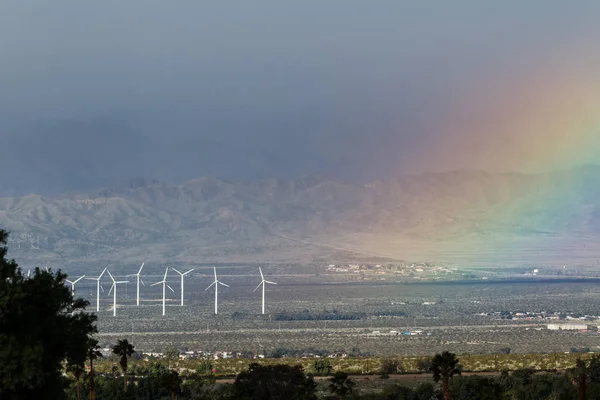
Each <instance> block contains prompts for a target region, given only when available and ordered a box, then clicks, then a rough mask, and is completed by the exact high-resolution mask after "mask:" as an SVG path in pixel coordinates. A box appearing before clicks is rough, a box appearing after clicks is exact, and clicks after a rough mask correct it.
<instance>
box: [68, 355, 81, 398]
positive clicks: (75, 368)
mask: <svg viewBox="0 0 600 400" xmlns="http://www.w3.org/2000/svg"><path fill="white" fill-rule="evenodd" d="M67 371H68V372H70V373H71V374H72V375H73V377H74V378H75V381H76V382H77V400H80V399H81V395H80V393H81V391H80V390H79V389H80V388H79V384H80V382H81V377H82V376H83V374H84V373H85V368H84V366H83V365H81V364H77V363H69V364H68V365H67Z"/></svg>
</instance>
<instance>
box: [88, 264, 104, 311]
mask: <svg viewBox="0 0 600 400" xmlns="http://www.w3.org/2000/svg"><path fill="white" fill-rule="evenodd" d="M106 271H107V269H106V268H104V270H103V271H102V273H101V274H100V275H98V277H97V278H85V279H89V280H91V281H96V312H99V311H100V289H102V292H104V288H103V287H102V285H100V279H102V276H103V275H104V273H105V272H106Z"/></svg>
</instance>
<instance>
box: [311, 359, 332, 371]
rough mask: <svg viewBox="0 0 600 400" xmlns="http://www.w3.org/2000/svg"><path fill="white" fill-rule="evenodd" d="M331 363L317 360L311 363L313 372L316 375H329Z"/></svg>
mask: <svg viewBox="0 0 600 400" xmlns="http://www.w3.org/2000/svg"><path fill="white" fill-rule="evenodd" d="M331 369H332V366H331V362H329V360H326V359H324V358H319V359H317V360H315V361H314V362H313V370H314V371H315V373H316V374H317V375H329V374H330V373H331Z"/></svg>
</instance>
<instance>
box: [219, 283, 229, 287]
mask: <svg viewBox="0 0 600 400" xmlns="http://www.w3.org/2000/svg"><path fill="white" fill-rule="evenodd" d="M219 285H223V286H227V287H229V285H228V284H226V283H223V282H219Z"/></svg>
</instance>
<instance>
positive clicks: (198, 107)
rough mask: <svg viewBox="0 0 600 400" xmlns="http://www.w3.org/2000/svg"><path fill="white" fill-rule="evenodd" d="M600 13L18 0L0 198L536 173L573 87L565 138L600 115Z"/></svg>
mask: <svg viewBox="0 0 600 400" xmlns="http://www.w3.org/2000/svg"><path fill="white" fill-rule="evenodd" d="M599 21H600V2H599V1H596V0H590V1H552V0H539V1H535V0H529V1H522V0H514V1H508V0H503V1H481V0H473V1H458V0H454V1H445V0H440V1H425V0H416V1H402V0H393V1H376V0H369V1H364V0H362V1H353V0H339V1H334V0H318V1H316V0H315V1H312V0H302V1H295V2H292V1H282V0H273V1H262V0H256V1H243V2H242V1H240V2H228V1H213V2H208V1H200V0H190V1H183V0H178V1H150V0H143V1H142V0H128V1H123V0H119V1H108V0H103V1H97V2H88V1H80V0H77V1H75V0H74V1H43V0H39V1H20V0H14V1H11V0H3V1H2V2H0V140H1V142H0V182H1V183H0V192H1V190H2V187H4V190H7V189H6V188H17V189H18V190H20V191H24V192H27V191H57V190H58V191H61V190H66V189H72V188H82V187H95V186H103V185H107V184H111V183H115V182H119V181H122V180H126V179H129V178H133V177H147V178H156V179H163V180H169V181H182V180H185V179H189V178H193V177H198V176H203V175H210V176H219V177H225V178H230V179H248V178H250V179H256V178H262V177H269V176H276V177H295V176H298V175H302V174H306V173H323V174H327V175H332V176H336V177H340V178H344V179H352V180H357V181H364V180H369V179H375V178H388V177H390V176H393V175H396V174H398V173H401V172H407V171H409V172H415V171H426V170H444V169H455V168H482V169H490V170H510V169H517V170H518V169H519V168H521V167H523V166H530V165H529V164H528V163H524V162H523V159H524V158H526V157H530V158H531V155H530V154H531V152H532V151H533V150H532V149H533V148H534V147H535V148H538V147H539V146H540V145H541V146H544V143H545V141H546V140H550V139H552V140H556V138H557V137H561V136H560V135H561V132H563V131H560V132H555V133H553V135H554V136H552V137H551V138H548V137H546V136H544V135H545V134H544V133H540V132H542V130H544V132H545V130H546V128H545V127H543V128H540V124H537V122H538V120H544V118H545V116H547V115H549V114H552V115H556V114H560V113H561V112H563V111H562V110H564V108H565V105H564V104H562V105H561V104H559V103H560V102H557V103H556V104H554V103H552V104H549V105H547V107H546V106H544V107H542V106H539V103H540V99H542V100H543V99H546V98H547V97H548V96H553V95H556V94H557V93H556V90H554V86H555V85H558V88H560V90H561V91H567V92H569V93H570V97H569V99H571V100H572V103H569V104H570V105H573V104H575V105H579V104H580V103H581V104H583V105H582V106H581V109H582V111H580V110H579V109H577V108H576V106H573V107H575V108H574V109H571V110H570V111H569V118H566V117H565V118H566V119H567V120H568V122H563V123H564V124H565V125H567V126H566V127H565V131H564V134H565V135H567V136H568V135H569V132H568V131H569V130H570V129H571V128H570V125H569V123H572V124H576V122H574V121H572V120H576V119H578V117H577V116H578V115H579V114H580V113H581V114H583V113H584V112H586V113H593V111H596V110H597V109H595V108H594V107H597V106H598V105H599V104H600V93H598V92H596V91H592V90H591V89H595V88H598V87H599V86H597V85H598V82H599V81H600V77H599V76H598V75H599V74H600V73H599V72H598V71H600V59H599V58H600V23H599ZM532 80H535V81H536V82H537V83H536V85H534V86H533V87H532V88H531V87H529V86H528V84H527V83H528V82H531V81H532ZM573 87H577V88H578V89H577V90H570V89H569V88H573ZM507 88H508V89H507ZM523 88H528V89H527V90H528V91H529V92H525V91H524V90H525V89H523ZM586 88H588V89H589V93H588V91H586ZM531 92H535V93H531ZM592 92H593V93H592ZM524 98H526V99H527V101H526V102H525V103H524V102H523V101H521V100H522V99H524ZM542 103H544V104H546V103H545V102H544V101H542ZM529 107H531V108H532V109H534V110H535V115H533V114H532V115H525V114H527V113H526V112H524V110H525V111H526V110H528V109H529ZM577 107H578V106H577ZM514 113H519V114H520V115H519V118H520V119H519V120H520V121H525V120H526V121H527V123H523V124H516V125H517V126H513V125H512V124H508V123H507V120H511V118H512V114H514ZM594 115H595V114H594ZM599 115H600V114H599ZM586 116H587V114H586ZM561 121H562V120H561ZM594 122H595V121H589V122H588V123H589V124H590V125H593V124H594ZM536 124H537V125H536ZM500 125H502V126H503V128H502V129H500V128H498V126H500ZM532 126H535V127H538V128H537V129H538V132H537V133H531V135H530V136H535V139H531V140H529V141H528V142H527V143H526V144H523V143H522V142H521V141H520V140H521V138H522V137H523V136H525V135H526V133H525V132H524V130H525V129H530V128H531V127H532ZM596 126H600V124H599V125H596ZM525 127H527V128H525ZM531 129H533V128H531ZM583 129H584V128H579V130H583ZM585 129H588V128H585ZM578 134H581V135H582V136H585V138H588V136H589V133H585V135H584V134H582V133H578ZM506 135H509V136H510V135H512V136H511V137H510V140H509V141H507V140H505V136H506ZM536 135H537V136H536ZM598 137H600V132H598ZM507 142H510V143H511V144H510V145H506V143H507ZM582 143H585V140H583V139H582ZM498 146H500V147H498ZM528 146H529V147H528ZM536 151H537V150H536ZM515 152H518V153H519V154H520V157H521V158H520V159H519V160H517V159H514V160H513V159H512V158H511V154H513V153H515ZM474 153H477V154H478V155H476V154H474ZM548 153H550V151H549V152H548ZM596 155H597V154H596V153H594V152H590V154H588V161H593V160H594V157H595V156H596ZM536 157H537V156H536ZM534 158H535V157H534ZM547 158H548V160H544V162H543V163H540V165H535V162H533V163H532V164H533V166H534V167H545V166H553V165H555V164H556V165H559V164H560V163H558V161H557V162H556V163H555V162H554V161H553V160H554V153H552V154H551V155H550V156H548V157H547ZM571 158H572V157H571ZM534 161H535V160H534ZM555 161H556V160H555ZM561 165H562V164H561Z"/></svg>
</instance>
